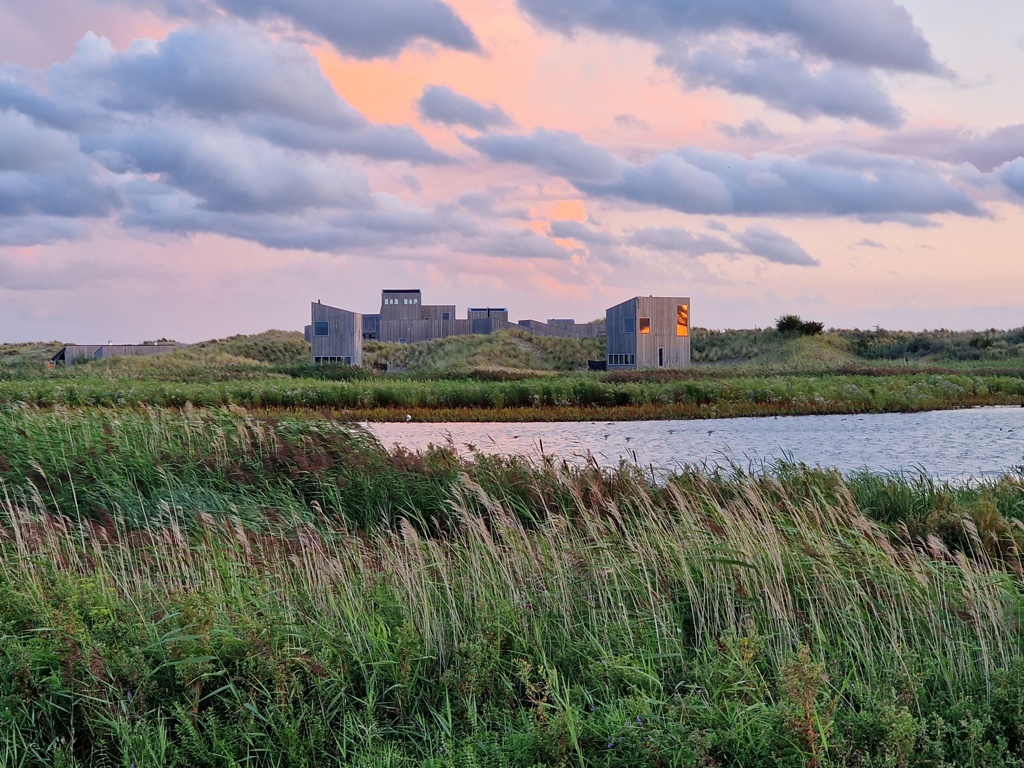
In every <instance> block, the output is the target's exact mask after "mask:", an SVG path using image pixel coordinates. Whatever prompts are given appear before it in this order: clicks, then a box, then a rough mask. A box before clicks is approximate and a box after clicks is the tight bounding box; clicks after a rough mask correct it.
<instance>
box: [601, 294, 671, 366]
mask: <svg viewBox="0 0 1024 768" xmlns="http://www.w3.org/2000/svg"><path fill="white" fill-rule="evenodd" d="M605 325H606V327H607V334H608V353H607V354H608V357H607V367H608V370H609V371H614V370H623V369H636V368H685V367H687V366H688V365H689V364H690V300H689V299H688V298H682V297H669V296H636V297H634V298H632V299H629V300H628V301H624V302H622V303H621V304H616V305H615V306H614V307H610V308H609V309H608V310H607V311H606V312H605Z"/></svg>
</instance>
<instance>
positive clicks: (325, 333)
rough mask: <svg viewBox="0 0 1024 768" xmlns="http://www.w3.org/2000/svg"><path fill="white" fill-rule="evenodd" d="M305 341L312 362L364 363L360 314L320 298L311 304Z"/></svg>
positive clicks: (361, 318) (361, 317)
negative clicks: (339, 307) (323, 302)
mask: <svg viewBox="0 0 1024 768" xmlns="http://www.w3.org/2000/svg"><path fill="white" fill-rule="evenodd" d="M310 317H311V319H312V324H311V325H307V326H306V341H308V342H309V344H310V347H311V353H312V359H313V362H314V363H348V364H349V365H362V364H363V316H362V315H360V314H359V313H358V312H349V311H348V310H345V309H338V308H337V307H329V306H327V305H326V304H321V303H320V302H319V301H317V302H314V303H313V304H312V305H311V312H310Z"/></svg>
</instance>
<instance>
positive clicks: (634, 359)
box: [629, 355, 636, 365]
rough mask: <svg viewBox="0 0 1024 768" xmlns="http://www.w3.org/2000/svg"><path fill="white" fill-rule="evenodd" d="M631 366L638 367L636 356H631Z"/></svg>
mask: <svg viewBox="0 0 1024 768" xmlns="http://www.w3.org/2000/svg"><path fill="white" fill-rule="evenodd" d="M629 364H630V365H636V355H630V356H629Z"/></svg>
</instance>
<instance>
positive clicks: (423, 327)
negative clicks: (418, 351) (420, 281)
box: [364, 288, 455, 344]
mask: <svg viewBox="0 0 1024 768" xmlns="http://www.w3.org/2000/svg"><path fill="white" fill-rule="evenodd" d="M378 326H379V327H378V332H377V339H378V340H380V341H390V342H398V343H399V344H412V343H414V342H417V341H430V340H431V339H442V338H445V337H446V336H453V335H455V334H454V327H455V305H454V304H424V303H423V295H422V293H421V291H420V290H419V289H418V288H409V289H396V288H389V289H385V290H383V291H381V299H380V321H379V323H378ZM365 330H366V329H364V331H365Z"/></svg>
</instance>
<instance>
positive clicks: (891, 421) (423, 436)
mask: <svg viewBox="0 0 1024 768" xmlns="http://www.w3.org/2000/svg"><path fill="white" fill-rule="evenodd" d="M367 426H369V427H370V429H371V430H372V431H373V432H374V433H375V434H376V435H377V437H378V438H380V440H381V442H383V443H384V445H386V446H388V447H390V446H393V445H395V444H398V445H402V446H404V447H406V448H409V449H412V450H419V449H422V448H425V447H427V445H429V444H431V443H434V444H444V443H446V442H449V441H450V442H452V443H453V444H454V446H455V448H456V449H457V450H458V451H459V452H460V453H463V454H468V453H472V452H473V451H483V452H485V453H505V454H519V455H526V456H532V457H539V456H540V452H541V447H542V446H543V451H544V453H545V454H549V455H555V456H558V457H560V458H567V459H576V458H581V457H585V456H586V455H587V453H588V452H590V453H592V454H593V455H594V457H595V458H596V459H597V460H598V461H599V462H601V463H602V464H606V465H615V464H618V462H619V461H620V460H621V459H626V460H628V461H636V462H639V463H640V464H643V465H645V466H646V465H649V464H653V465H654V466H655V467H658V468H662V469H672V468H675V467H678V466H680V465H683V464H693V463H708V464H711V465H728V464H729V463H731V462H738V463H740V464H741V465H743V466H747V465H749V464H751V463H753V464H755V465H756V464H759V463H760V462H762V461H765V460H767V461H771V460H773V459H781V458H789V459H792V460H795V461H801V462H805V463H807V464H811V465H818V466H822V467H836V468H838V469H839V470H841V471H842V472H845V473H849V472H854V471H857V470H861V469H871V470H875V471H901V470H905V471H910V472H917V471H924V472H926V473H927V474H929V475H932V476H934V477H938V478H944V479H956V478H969V477H974V478H982V477H986V476H989V477H990V476H994V475H999V474H1002V473H1004V472H1006V471H1008V470H1010V469H1012V468H1014V467H1016V466H1020V465H1024V408H1008V407H1004V408H972V409H967V410H956V411H932V412H929V413H914V414H904V413H895V414H874V415H871V414H869V415H864V416H783V417H779V418H773V417H769V418H743V419H715V420H707V421H620V422H600V421H599V422H579V423H553V424H552V423H536V422H535V423H524V424H499V423H483V424H471V423H454V424H418V423H402V424H369V425H367Z"/></svg>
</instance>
